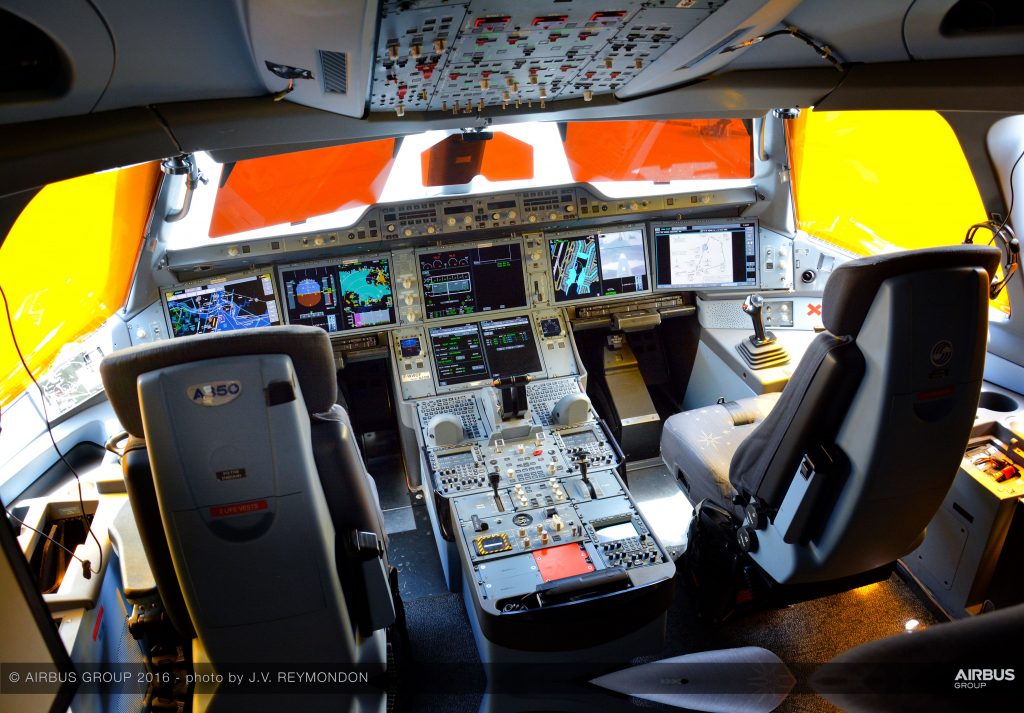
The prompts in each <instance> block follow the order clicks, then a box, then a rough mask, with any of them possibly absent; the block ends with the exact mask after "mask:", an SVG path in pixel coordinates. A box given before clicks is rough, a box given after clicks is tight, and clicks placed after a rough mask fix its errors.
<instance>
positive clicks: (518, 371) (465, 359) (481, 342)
mask: <svg viewBox="0 0 1024 713" xmlns="http://www.w3.org/2000/svg"><path fill="white" fill-rule="evenodd" d="M430 346H431V350H432V351H433V355H434V367H435V369H436V371H437V384H438V386H454V385H456V384H467V383H469V382H473V381H484V380H486V381H489V380H491V379H499V378H504V377H508V376H519V375H522V374H531V373H535V372H538V371H540V370H541V365H540V354H539V353H538V352H537V344H536V341H535V340H534V338H533V324H532V323H531V322H530V318H529V317H527V316H525V315H524V316H521V317H508V318H506V319H494V320H485V321H483V322H468V323H465V324H456V325H452V326H448V327H431V328H430Z"/></svg>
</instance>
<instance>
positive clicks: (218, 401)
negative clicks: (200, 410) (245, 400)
mask: <svg viewBox="0 0 1024 713" xmlns="http://www.w3.org/2000/svg"><path fill="white" fill-rule="evenodd" d="M186 393H187V394H188V397H189V399H190V400H191V401H192V403H194V404H199V405H200V406H223V405H224V404H226V403H228V402H229V401H234V400H235V399H237V398H238V396H239V394H241V393H242V382H241V381H211V382H210V383H209V384H193V385H192V386H189V387H188V389H186Z"/></svg>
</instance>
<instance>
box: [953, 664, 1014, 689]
mask: <svg viewBox="0 0 1024 713" xmlns="http://www.w3.org/2000/svg"><path fill="white" fill-rule="evenodd" d="M1015 678H1016V676H1015V674H1014V672H1013V669H1012V668H962V669H960V670H959V671H957V672H956V676H955V677H954V679H953V688H985V687H986V686H987V685H988V684H990V683H992V682H993V681H1012V680H1014V679H1015Z"/></svg>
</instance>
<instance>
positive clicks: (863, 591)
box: [385, 464, 940, 713]
mask: <svg viewBox="0 0 1024 713" xmlns="http://www.w3.org/2000/svg"><path fill="white" fill-rule="evenodd" d="M647 467H648V468H649V470H647V471H646V472H643V471H640V472H635V471H634V470H633V469H631V473H630V481H631V482H630V485H631V490H632V489H636V490H637V491H638V497H637V499H638V501H639V502H640V504H641V507H642V508H643V509H644V513H645V515H646V516H647V517H648V518H649V519H651V520H654V519H656V518H655V516H652V515H651V514H649V512H648V508H649V506H650V503H652V502H653V503H655V504H656V506H655V507H656V508H657V503H658V502H674V498H675V494H674V493H673V492H672V490H671V487H670V486H673V487H674V483H672V482H670V481H671V479H670V478H669V479H668V480H665V479H664V478H662V477H660V475H661V474H659V473H658V472H657V470H656V469H654V465H653V464H648V466H647ZM634 481H635V485H634ZM409 502H410V503H411V505H408V506H404V507H400V508H391V509H390V510H388V511H386V512H385V522H386V523H387V526H388V530H389V538H390V542H391V546H390V549H391V555H392V563H393V564H395V566H397V567H398V568H399V570H400V572H401V574H400V578H399V581H400V591H401V595H402V599H403V602H404V604H405V609H406V618H407V622H408V631H409V646H408V652H409V657H408V658H409V660H408V661H407V662H406V664H405V665H406V666H407V667H412V668H413V669H415V668H416V666H417V664H420V665H423V664H430V665H431V666H428V669H429V670H432V671H437V670H438V669H436V668H433V664H438V663H441V664H443V665H444V666H443V671H444V672H445V676H446V677H447V680H446V681H445V682H444V685H441V686H437V685H428V686H427V689H428V690H417V689H416V688H415V687H408V686H405V685H404V683H403V686H402V693H401V694H400V696H399V699H400V701H401V705H400V706H399V707H398V708H396V710H408V711H437V710H444V711H453V712H455V713H458V712H461V711H467V712H468V711H477V710H479V706H480V702H481V700H482V698H481V697H482V696H483V695H484V690H485V686H486V679H485V676H484V672H483V669H482V667H481V665H480V658H479V655H478V654H477V651H476V646H475V644H474V641H473V635H472V632H471V629H470V625H469V620H468V618H467V615H466V610H465V606H464V604H463V601H462V596H461V595H460V594H454V593H451V592H448V590H447V587H446V585H445V581H444V575H443V572H442V570H441V563H440V561H439V559H438V556H437V549H436V546H435V543H434V537H433V534H432V532H431V528H430V521H429V519H428V516H427V511H426V507H425V506H424V505H423V504H422V500H417V499H416V498H415V496H411V495H410V496H409ZM682 515H686V516H685V517H681V519H682V520H683V521H688V519H689V517H688V515H687V514H686V513H683V514H682ZM665 522H666V523H668V524H667V525H666V526H667V527H675V525H672V524H671V523H669V522H668V520H666V521H665ZM652 524H654V523H653V522H652ZM410 525H414V526H415V527H410ZM661 529H662V528H661V527H658V530H659V531H660V530H661ZM677 529H678V527H677ZM666 544H667V543H666ZM625 614H626V615H628V613H625ZM911 619H916V620H918V621H919V622H920V625H922V626H931V625H933V624H937V623H939V621H940V619H939V617H938V616H936V614H934V613H933V610H932V609H931V608H930V606H929V604H928V603H927V602H926V601H925V600H924V599H923V598H922V597H921V596H920V595H919V594H918V593H917V590H916V588H915V587H914V586H913V585H911V584H908V583H907V582H906V581H904V580H903V579H902V578H901V577H900V576H899V574H893V575H892V576H891V577H890V578H889V579H888V580H886V581H884V582H878V583H876V584H871V585H867V586H865V587H861V588H860V589H856V590H853V591H850V592H844V593H842V594H836V595H833V596H829V597H824V598H822V599H817V600H813V601H809V602H803V603H800V604H795V605H792V606H789V607H785V608H783V609H775V610H766V611H757V612H753V613H747V614H744V615H742V616H738V617H735V618H733V619H730V620H727V621H726V622H724V623H721V624H717V625H714V624H710V623H708V622H705V621H702V620H700V619H698V618H697V616H696V612H695V608H694V606H693V603H692V602H691V601H690V599H689V597H688V594H687V592H686V589H685V587H683V586H677V587H676V598H675V601H674V602H673V605H672V608H671V609H670V610H669V617H668V631H667V638H666V643H665V647H664V649H663V650H662V651H661V652H660V653H659V654H658V655H656V656H652V657H649V658H646V659H643V660H642V661H650V660H656V659H661V658H668V657H670V656H678V655H680V654H685V653H693V652H698V651H709V650H713V649H724V648H732V647H739V646H761V647H764V648H766V649H768V650H770V651H772V652H774V653H775V654H776V655H778V656H779V657H780V658H781V659H782V660H783V661H785V662H786V664H787V665H788V666H789V667H790V669H791V670H792V671H793V674H794V675H795V676H796V678H797V681H798V689H797V690H799V688H800V686H801V685H802V684H803V683H804V682H806V681H807V680H808V677H809V676H810V674H811V672H812V671H813V670H814V669H815V668H816V667H817V666H818V665H820V664H822V663H825V662H827V661H829V660H830V659H832V658H833V657H835V656H837V655H838V654H840V653H842V652H843V651H846V650H847V649H849V648H852V647H853V646H856V645H858V644H861V643H864V642H867V641H873V640H876V639H880V638H882V637H885V636H890V635H893V634H899V633H900V632H903V631H905V625H906V623H907V622H908V621H909V620H911ZM642 661H641V660H638V661H636V662H634V663H641V662H642ZM409 674H410V672H409V670H408V669H406V672H405V675H403V674H402V673H399V674H398V675H399V679H400V680H403V682H404V681H405V680H408V679H407V678H406V677H407V676H408V675H409ZM412 677H413V679H414V680H415V679H416V676H415V674H412ZM435 683H436V682H435ZM438 689H440V690H438ZM805 690H806V687H805ZM634 703H635V704H636V705H637V707H641V708H646V709H655V710H657V709H664V710H677V709H672V708H668V707H666V706H662V705H660V704H656V703H651V702H648V701H634ZM616 704H617V705H623V704H624V705H625V706H626V707H627V708H628V707H630V705H629V702H628V701H626V700H624V699H619V700H617V702H616ZM613 707H614V706H613ZM616 710H618V708H616ZM777 710H778V711H780V712H781V713H794V712H795V711H815V712H818V711H835V710H838V709H836V708H834V707H833V706H832V705H831V704H829V703H828V702H827V701H825V700H824V699H823V698H821V697H819V696H817V695H815V694H813V693H794V694H791V695H790V696H789V698H787V699H786V701H784V702H783V704H782V706H781V707H779V708H778V709H777Z"/></svg>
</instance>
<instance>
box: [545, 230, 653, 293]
mask: <svg viewBox="0 0 1024 713" xmlns="http://www.w3.org/2000/svg"><path fill="white" fill-rule="evenodd" d="M548 249H549V250H550V252H551V279H552V280H553V281H554V285H555V301H556V302H567V301H569V300H579V299H588V298H594V297H612V296H615V295H622V294H627V293H630V292H643V291H645V290H646V289H647V284H648V283H647V279H648V278H647V257H646V255H645V253H644V231H643V229H641V228H636V229H632V230H621V231H618V232H613V233H592V234H589V235H577V236H570V237H564V238H561V237H559V238H554V239H553V240H551V241H550V242H549V243H548Z"/></svg>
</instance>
